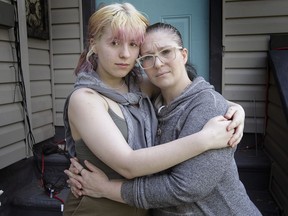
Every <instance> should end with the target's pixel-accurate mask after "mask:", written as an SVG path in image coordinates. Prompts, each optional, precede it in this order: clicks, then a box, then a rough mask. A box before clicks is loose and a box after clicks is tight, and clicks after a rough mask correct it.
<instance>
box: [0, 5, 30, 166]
mask: <svg viewBox="0 0 288 216" xmlns="http://www.w3.org/2000/svg"><path fill="white" fill-rule="evenodd" d="M6 3H8V2H6ZM0 50H1V52H0V71H1V79H0V137H1V143H0V169H1V168H3V167H6V166H8V165H10V164H12V163H14V162H16V161H18V160H20V159H23V158H25V157H26V155H27V152H26V151H27V149H26V145H25V122H24V112H23V107H22V105H21V102H22V96H21V92H20V87H19V82H18V81H19V77H18V75H17V74H18V65H17V58H16V53H15V37H14V31H13V28H11V29H6V28H0Z"/></svg>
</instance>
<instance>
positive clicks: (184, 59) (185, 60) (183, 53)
mask: <svg viewBox="0 0 288 216" xmlns="http://www.w3.org/2000/svg"><path fill="white" fill-rule="evenodd" d="M181 53H182V56H183V61H184V63H185V64H186V63H187V61H188V50H187V49H186V48H183V49H182V51H181Z"/></svg>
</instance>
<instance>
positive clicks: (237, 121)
mask: <svg viewBox="0 0 288 216" xmlns="http://www.w3.org/2000/svg"><path fill="white" fill-rule="evenodd" d="M227 102H228V105H229V109H228V111H227V112H226V114H225V115H224V117H225V118H227V119H229V120H231V119H233V121H232V122H231V123H230V124H229V126H228V127H227V130H231V129H235V133H234V135H233V137H232V138H231V139H230V141H229V145H230V146H236V145H238V144H239V142H240V141H241V139H242V137H243V131H244V123H245V111H244V109H243V107H242V106H241V105H240V104H237V103H234V102H231V101H228V100H227Z"/></svg>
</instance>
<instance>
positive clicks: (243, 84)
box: [222, 0, 288, 133]
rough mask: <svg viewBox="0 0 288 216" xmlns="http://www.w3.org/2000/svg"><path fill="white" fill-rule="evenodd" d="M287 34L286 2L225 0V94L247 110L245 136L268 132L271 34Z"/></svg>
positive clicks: (287, 5)
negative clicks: (268, 76) (268, 72)
mask: <svg viewBox="0 0 288 216" xmlns="http://www.w3.org/2000/svg"><path fill="white" fill-rule="evenodd" d="M287 32H288V1H287V0H242V1H241V0H237V1H236V0H223V76H222V83H223V85H222V89H223V91H222V93H223V95H224V97H226V98H227V99H228V100H232V101H235V102H237V103H239V104H241V105H242V106H243V108H244V109H245V112H246V120H245V130H244V132H246V133H264V132H265V103H266V91H267V66H268V65H267V62H268V59H267V58H268V57H267V55H268V54H267V51H268V49H269V40H270V34H274V33H287Z"/></svg>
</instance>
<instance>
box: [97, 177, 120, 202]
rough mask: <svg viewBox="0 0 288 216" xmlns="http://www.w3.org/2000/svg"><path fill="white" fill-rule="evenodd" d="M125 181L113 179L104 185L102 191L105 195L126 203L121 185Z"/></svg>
mask: <svg viewBox="0 0 288 216" xmlns="http://www.w3.org/2000/svg"><path fill="white" fill-rule="evenodd" d="M122 184H123V181H122V180H111V181H109V182H107V183H105V184H104V185H102V187H101V188H102V189H103V190H102V193H103V197H105V198H107V199H110V200H114V201H116V202H121V203H125V202H124V200H123V199H122V197H121V187H122Z"/></svg>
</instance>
